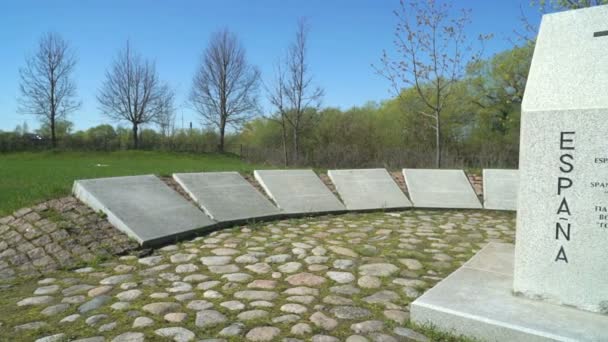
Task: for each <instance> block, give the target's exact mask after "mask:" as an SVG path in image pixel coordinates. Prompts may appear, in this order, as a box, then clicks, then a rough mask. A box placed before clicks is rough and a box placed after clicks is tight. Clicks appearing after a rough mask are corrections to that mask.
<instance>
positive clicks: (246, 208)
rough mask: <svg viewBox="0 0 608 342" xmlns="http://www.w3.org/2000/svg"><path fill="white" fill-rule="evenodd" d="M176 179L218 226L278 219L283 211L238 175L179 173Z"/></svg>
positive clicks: (227, 173) (228, 173)
mask: <svg viewBox="0 0 608 342" xmlns="http://www.w3.org/2000/svg"><path fill="white" fill-rule="evenodd" d="M173 179H175V180H176V181H177V182H178V183H179V184H180V185H181V186H182V187H183V188H184V190H185V191H186V192H187V193H188V195H190V197H192V199H193V200H194V201H195V202H197V203H198V204H199V205H200V206H201V208H202V209H203V210H204V211H205V212H206V213H207V214H208V215H209V216H210V217H211V218H213V219H214V220H216V221H219V222H229V221H242V220H248V219H255V218H268V217H276V216H278V215H279V214H280V211H279V209H278V208H277V207H275V206H274V205H273V204H272V203H271V202H270V201H269V200H268V199H266V197H264V195H262V194H261V193H259V192H258V191H257V190H256V189H255V188H254V187H253V185H251V184H250V183H249V182H248V181H247V180H245V179H244V178H243V177H242V176H241V175H240V174H239V173H238V172H204V173H176V174H173Z"/></svg>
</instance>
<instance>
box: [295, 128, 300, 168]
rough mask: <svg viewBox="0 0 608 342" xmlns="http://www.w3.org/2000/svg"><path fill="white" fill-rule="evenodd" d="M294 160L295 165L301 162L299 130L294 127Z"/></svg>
mask: <svg viewBox="0 0 608 342" xmlns="http://www.w3.org/2000/svg"><path fill="white" fill-rule="evenodd" d="M293 160H294V162H295V164H296V165H297V163H299V161H300V141H299V132H298V129H297V128H296V127H295V126H294V128H293Z"/></svg>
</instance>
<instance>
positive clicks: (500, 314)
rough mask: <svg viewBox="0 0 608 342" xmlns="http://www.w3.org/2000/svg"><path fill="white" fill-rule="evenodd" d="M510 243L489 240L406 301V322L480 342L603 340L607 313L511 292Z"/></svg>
mask: <svg viewBox="0 0 608 342" xmlns="http://www.w3.org/2000/svg"><path fill="white" fill-rule="evenodd" d="M513 258H514V246H513V245H512V244H505V243H490V244H488V245H487V246H486V247H484V248H483V249H482V250H481V251H480V252H479V253H477V254H476V255H475V256H474V257H473V258H471V260H469V261H468V262H467V263H466V264H464V265H463V266H462V267H461V268H459V269H458V270H456V271H455V272H454V273H452V274H450V275H449V276H448V277H447V278H445V279H444V280H443V281H441V282H440V283H439V284H437V285H436V286H435V287H433V288H432V289H430V290H429V291H427V292H426V293H425V294H424V295H422V296H421V297H420V298H418V299H417V300H416V301H414V302H413V303H412V304H411V307H410V311H411V319H412V322H414V323H416V324H421V325H432V326H434V327H435V328H436V329H438V330H441V331H446V332H450V333H452V334H454V335H464V336H469V337H474V338H478V339H481V340H483V341H608V328H607V327H608V316H607V315H601V314H595V313H591V312H587V311H581V310H577V309H574V308H571V307H566V306H560V305H555V304H550V303H545V302H541V301H535V300H531V299H526V298H521V297H517V296H514V295H513V292H512V289H513Z"/></svg>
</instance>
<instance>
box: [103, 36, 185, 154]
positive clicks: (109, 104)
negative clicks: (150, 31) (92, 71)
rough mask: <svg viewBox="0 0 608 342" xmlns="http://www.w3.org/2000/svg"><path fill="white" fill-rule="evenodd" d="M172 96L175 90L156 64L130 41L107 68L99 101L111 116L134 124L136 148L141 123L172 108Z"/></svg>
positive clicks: (104, 110) (151, 120) (153, 119)
mask: <svg viewBox="0 0 608 342" xmlns="http://www.w3.org/2000/svg"><path fill="white" fill-rule="evenodd" d="M173 98H174V95H173V91H172V90H171V89H170V88H169V86H168V85H167V84H166V83H162V82H161V81H160V79H159V77H158V74H157V73H156V67H155V65H154V63H153V62H150V61H148V60H143V59H142V58H141V56H140V55H138V54H136V53H133V52H132V51H131V48H130V46H129V42H127V46H126V48H125V49H124V50H121V51H120V52H119V53H118V56H117V58H116V59H115V60H114V62H113V64H112V66H111V67H110V69H108V70H107V71H106V80H105V82H104V83H103V84H102V87H101V90H100V92H99V95H98V96H97V101H98V102H99V105H100V107H101V111H102V112H103V113H104V114H105V115H107V116H108V117H109V118H110V119H113V120H116V121H128V122H130V123H131V125H132V130H133V146H134V148H136V149H137V148H138V147H139V135H138V129H139V126H140V125H142V124H145V123H150V122H156V120H157V119H158V117H159V116H160V115H162V114H163V113H164V112H165V111H166V110H167V108H172V103H173Z"/></svg>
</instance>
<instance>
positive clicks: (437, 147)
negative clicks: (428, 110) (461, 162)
mask: <svg viewBox="0 0 608 342" xmlns="http://www.w3.org/2000/svg"><path fill="white" fill-rule="evenodd" d="M435 121H436V124H437V126H436V127H437V129H436V132H435V153H436V159H435V167H436V168H438V169H440V168H441V119H440V116H439V112H436V113H435Z"/></svg>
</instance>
